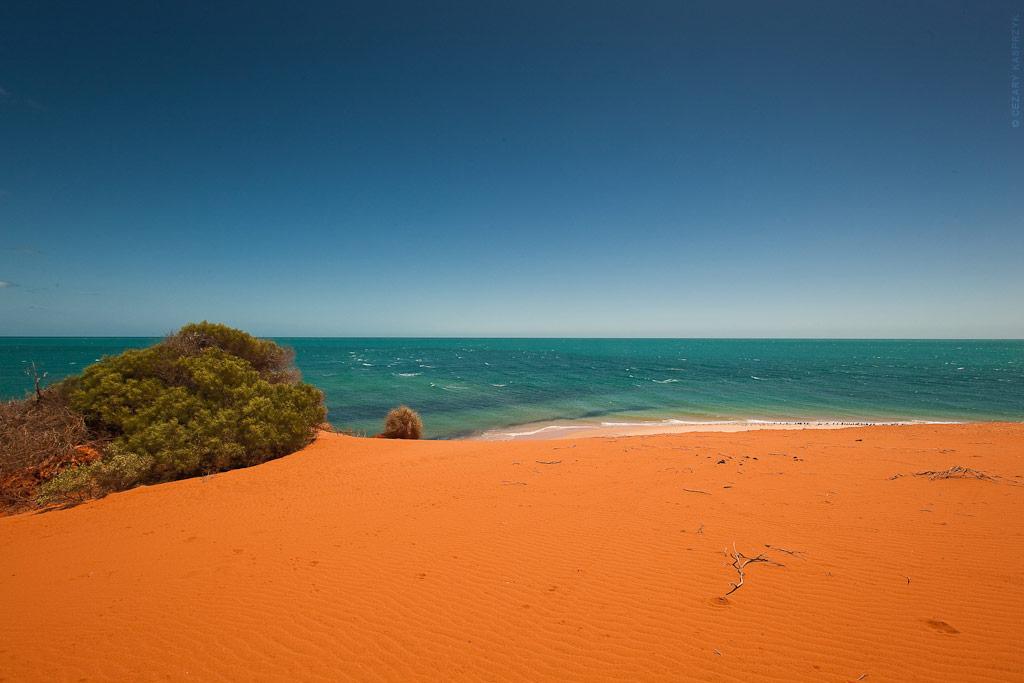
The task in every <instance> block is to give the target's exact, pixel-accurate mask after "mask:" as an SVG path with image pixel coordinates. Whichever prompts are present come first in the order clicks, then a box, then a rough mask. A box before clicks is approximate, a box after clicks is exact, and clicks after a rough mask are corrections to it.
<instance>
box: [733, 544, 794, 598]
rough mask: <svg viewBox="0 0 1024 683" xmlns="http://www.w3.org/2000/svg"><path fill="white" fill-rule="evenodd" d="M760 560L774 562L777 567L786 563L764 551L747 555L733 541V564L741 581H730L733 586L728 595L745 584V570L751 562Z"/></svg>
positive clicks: (767, 562)
mask: <svg viewBox="0 0 1024 683" xmlns="http://www.w3.org/2000/svg"><path fill="white" fill-rule="evenodd" d="M728 554H729V551H728V550H727V551H726V555H728ZM758 562H764V563H766V564H773V565H775V566H776V567H782V566H784V565H782V564H780V563H778V562H776V561H775V560H772V559H771V558H769V557H767V556H765V554H764V553H761V554H759V555H756V556H755V557H747V556H746V555H744V554H743V553H741V552H739V551H738V550H736V544H735V543H733V546H732V566H733V569H735V570H736V574H737V576H738V577H739V581H736V582H732V581H730V582H729V585H730V586H732V588H730V589H729V592H728V593H726V595H732V594H733V593H735V592H736V591H738V590H739V589H740V587H741V586H743V583H744V582H745V581H746V571H745V570H746V568H747V566H748V565H751V564H755V563H758Z"/></svg>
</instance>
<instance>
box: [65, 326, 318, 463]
mask: <svg viewBox="0 0 1024 683" xmlns="http://www.w3.org/2000/svg"><path fill="white" fill-rule="evenodd" d="M290 358H291V356H290V354H289V353H288V352H287V351H285V350H284V349H281V347H278V346H277V345H276V344H274V343H273V342H269V341H264V340H260V339H256V338H254V337H251V336H250V335H248V334H246V333H244V332H240V331H238V330H233V329H231V328H228V327H225V326H223V325H213V324H210V323H199V324H197V325H188V326H186V327H183V328H182V329H181V331H179V332H178V333H176V334H174V335H172V336H171V337H168V339H167V340H165V341H163V342H161V343H159V344H157V345H156V346H152V347H150V348H147V349H138V350H130V351H126V352H124V353H122V354H120V355H117V356H112V357H108V358H104V359H103V360H101V361H99V362H98V363H95V364H94V365H91V366H89V367H88V368H86V370H85V372H83V373H82V375H81V376H79V377H76V378H73V379H71V380H66V381H65V382H64V383H63V384H62V385H61V387H60V391H61V392H62V393H63V395H65V396H66V398H67V400H68V402H69V404H70V406H71V407H72V408H73V409H74V410H76V411H78V412H80V413H81V414H82V415H83V416H84V418H85V422H86V425H88V427H89V429H90V430H91V431H92V432H93V433H95V434H97V435H103V436H105V437H106V438H109V439H112V445H113V446H114V447H115V448H116V449H120V451H119V452H121V453H132V454H134V455H136V456H138V457H140V458H144V459H151V463H150V467H149V469H148V470H147V471H146V472H145V474H144V475H143V477H142V478H141V479H140V481H139V483H154V482H159V481H168V480H172V479H180V478H182V477H188V476H195V475H199V474H208V473H211V472H218V471H221V470H226V469H231V468H234V467H242V466H246V465H254V464H257V463H260V462H264V461H266V460H269V459H271V458H276V457H280V456H282V455H286V454H287V453H291V452H293V451H296V450H298V449H300V448H302V447H303V446H305V445H306V444H307V443H309V442H310V441H311V440H312V439H313V437H314V435H315V432H316V428H317V426H319V425H320V424H321V423H323V421H324V419H325V410H324V406H323V394H322V393H321V392H320V391H319V390H318V389H316V388H314V387H312V386H309V385H306V384H301V383H298V382H297V381H296V380H295V379H294V378H295V377H297V376H298V373H297V372H296V371H294V369H293V368H291V367H290ZM288 377H291V378H292V379H290V380H289V379H286V378H288ZM147 461H148V460H147ZM97 467H99V466H97ZM71 476H72V475H68V477H71ZM76 476H85V475H76Z"/></svg>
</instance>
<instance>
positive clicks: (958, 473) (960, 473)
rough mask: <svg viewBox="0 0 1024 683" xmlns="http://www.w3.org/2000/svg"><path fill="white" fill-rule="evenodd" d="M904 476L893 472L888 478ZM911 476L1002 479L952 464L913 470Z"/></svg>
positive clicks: (983, 479)
mask: <svg viewBox="0 0 1024 683" xmlns="http://www.w3.org/2000/svg"><path fill="white" fill-rule="evenodd" d="M905 476H907V475H905V474H902V473H900V474H894V475H892V476H891V477H889V479H890V480H893V479H899V478H900V477H905ZM913 476H915V477H924V478H926V479H930V480H932V481H935V480H938V479H981V480H982V481H992V482H997V481H999V480H1000V479H1002V477H999V476H996V475H993V474H988V473H986V472H982V471H981V470H976V469H974V468H972V467H964V466H963V465H953V466H952V467H950V468H949V469H945V470H939V471H933V470H926V471H924V472H914V474H913ZM1008 483H1014V482H1008Z"/></svg>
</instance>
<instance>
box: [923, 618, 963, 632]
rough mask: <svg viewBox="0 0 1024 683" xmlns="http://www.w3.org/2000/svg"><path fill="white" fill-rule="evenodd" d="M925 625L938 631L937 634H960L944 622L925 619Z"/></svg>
mask: <svg viewBox="0 0 1024 683" xmlns="http://www.w3.org/2000/svg"><path fill="white" fill-rule="evenodd" d="M924 623H926V624H928V625H929V626H930V627H932V628H933V629H935V630H936V631H938V632H939V633H960V631H958V630H957V629H955V628H953V627H952V626H950V625H949V624H947V623H946V622H944V621H939V620H938V619H925V622H924Z"/></svg>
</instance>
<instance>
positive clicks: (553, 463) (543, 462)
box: [537, 460, 562, 465]
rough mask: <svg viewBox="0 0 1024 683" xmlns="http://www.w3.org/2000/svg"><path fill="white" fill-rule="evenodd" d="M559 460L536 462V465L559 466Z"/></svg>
mask: <svg viewBox="0 0 1024 683" xmlns="http://www.w3.org/2000/svg"><path fill="white" fill-rule="evenodd" d="M561 462H562V461H561V460H538V461H537V463H538V464H540V465H558V464H561Z"/></svg>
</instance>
